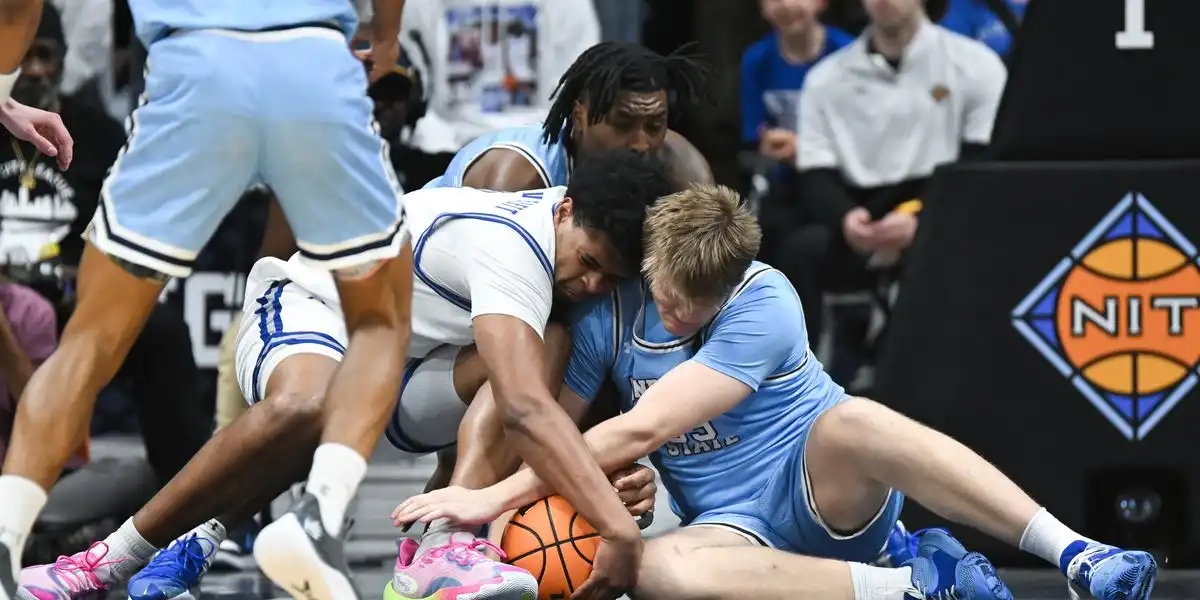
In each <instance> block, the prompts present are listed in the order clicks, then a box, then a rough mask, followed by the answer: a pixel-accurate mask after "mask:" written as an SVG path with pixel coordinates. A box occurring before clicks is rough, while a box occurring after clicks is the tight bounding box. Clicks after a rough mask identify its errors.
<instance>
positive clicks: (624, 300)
mask: <svg viewBox="0 0 1200 600" xmlns="http://www.w3.org/2000/svg"><path fill="white" fill-rule="evenodd" d="M576 310H577V312H576V313H575V315H574V318H573V319H572V322H573V326H572V335H573V350H572V355H571V361H570V363H569V364H568V367H567V375H566V383H567V385H569V386H570V387H571V389H572V390H574V391H575V392H576V393H578V394H579V395H580V396H581V397H583V398H584V399H585V400H589V401H590V400H592V399H594V398H595V397H596V394H597V392H598V391H599V389H600V386H601V384H602V383H603V380H604V378H605V377H606V376H609V377H612V379H613V382H614V383H615V384H616V386H617V389H618V391H619V393H620V396H621V409H622V411H628V410H630V409H631V408H632V407H633V405H634V404H636V403H637V401H638V398H640V397H641V395H642V394H644V393H645V392H646V390H647V389H649V387H650V386H651V385H653V384H654V383H655V382H656V381H658V380H659V379H660V378H662V377H663V376H664V375H666V373H667V372H668V371H670V370H671V369H672V368H674V367H675V366H677V365H679V364H681V363H683V362H684V361H687V360H695V361H697V362H699V363H700V364H703V365H705V366H707V367H709V368H711V369H714V370H716V371H718V372H721V373H723V374H725V375H728V376H730V377H733V378H734V379H737V380H738V381H741V382H742V383H744V384H746V385H747V386H748V387H750V388H751V389H752V390H755V391H754V392H753V393H751V394H750V395H749V396H748V397H747V398H746V399H745V400H743V401H742V403H741V404H739V405H738V406H736V407H735V408H734V409H733V410H731V411H729V412H727V413H725V414H723V415H721V416H719V417H717V418H715V419H713V420H711V421H709V422H707V423H704V424H703V425H701V426H699V427H697V428H695V429H693V430H692V431H690V432H688V433H686V434H684V435H681V436H679V437H677V438H675V439H673V440H671V441H670V442H668V443H667V444H666V445H665V446H663V447H662V448H660V449H659V450H657V451H656V452H655V453H654V455H652V456H651V460H652V461H653V462H654V464H655V466H656V467H658V469H659V474H660V475H661V477H662V480H663V484H664V486H665V487H666V488H667V490H668V491H669V492H670V493H671V503H672V509H674V511H675V513H676V514H678V515H679V516H680V518H681V519H682V520H683V522H684V523H685V524H687V523H688V522H690V521H691V520H693V519H695V518H696V517H698V516H700V515H704V514H705V513H709V512H712V511H720V510H722V509H726V508H728V507H732V506H735V505H739V504H742V503H745V502H747V501H749V500H752V499H754V498H755V497H756V496H757V495H758V494H760V493H761V492H762V490H764V489H766V488H767V487H769V484H770V482H771V478H772V476H773V474H774V473H775V467H774V466H775V465H777V464H780V463H782V462H784V461H786V460H787V459H788V458H789V457H790V456H792V455H794V454H795V453H796V452H797V447H798V446H799V445H800V444H802V441H803V439H804V438H805V437H806V436H807V432H808V429H809V427H811V425H812V423H813V421H814V420H815V419H816V417H817V416H818V415H820V414H821V413H822V412H824V411H825V410H827V409H828V408H830V407H832V406H834V405H835V404H837V403H838V402H840V401H841V400H842V399H843V398H844V397H845V391H844V390H843V389H842V388H841V387H840V386H839V385H837V384H836V383H834V382H833V380H832V379H830V377H829V375H827V374H826V373H825V370H824V368H823V367H822V366H821V363H820V361H818V360H817V358H816V356H814V355H813V353H812V351H811V349H810V348H809V344H808V336H807V334H806V332H805V326H804V313H803V310H802V309H801V307H800V299H799V298H798V297H797V296H796V292H795V290H794V289H793V288H792V286H791V284H790V283H789V282H788V280H787V278H786V277H784V276H783V274H782V273H780V272H779V271H776V270H775V269H773V268H771V267H769V266H767V265H765V264H763V263H759V262H755V263H753V264H752V265H751V266H750V268H749V269H748V270H747V271H746V274H745V277H744V278H743V280H742V283H741V285H740V286H739V287H738V288H737V289H736V290H735V291H734V293H733V295H732V296H731V297H730V299H729V300H728V301H727V302H726V304H725V305H724V306H723V307H722V308H721V310H720V312H718V313H717V316H716V317H715V318H714V319H713V321H712V322H711V323H710V324H709V325H708V326H706V327H705V328H704V329H702V330H701V331H700V332H699V333H698V334H696V335H694V336H691V337H688V338H682V339H681V338H677V337H674V336H672V335H671V334H670V333H668V332H667V331H666V329H664V328H663V325H662V322H661V321H660V319H659V316H658V311H657V309H656V308H655V305H654V301H653V299H652V298H651V295H650V291H649V290H648V289H647V288H646V287H645V284H644V283H643V282H641V281H637V280H635V281H629V282H626V283H624V284H622V285H621V286H619V287H618V288H617V289H616V290H615V291H614V292H613V293H612V294H611V295H610V296H607V297H601V298H596V299H593V300H591V301H589V302H587V303H584V304H581V305H580V306H579V307H577V309H576Z"/></svg>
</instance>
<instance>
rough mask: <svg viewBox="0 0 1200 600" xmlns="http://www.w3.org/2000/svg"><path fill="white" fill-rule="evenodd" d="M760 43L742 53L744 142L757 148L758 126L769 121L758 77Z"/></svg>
mask: <svg viewBox="0 0 1200 600" xmlns="http://www.w3.org/2000/svg"><path fill="white" fill-rule="evenodd" d="M757 50H758V45H757V44H755V45H753V46H750V48H749V49H747V50H746V52H745V53H744V54H742V80H741V88H742V99H741V101H742V107H741V109H742V142H743V143H745V144H747V145H749V146H753V147H755V148H757V146H758V128H759V127H761V126H762V125H763V124H764V123H766V122H767V107H766V106H765V105H764V104H763V97H762V92H763V90H762V82H761V81H759V79H758V69H757V67H758V63H757V61H756V59H757V58H758V54H759V53H758V51H757Z"/></svg>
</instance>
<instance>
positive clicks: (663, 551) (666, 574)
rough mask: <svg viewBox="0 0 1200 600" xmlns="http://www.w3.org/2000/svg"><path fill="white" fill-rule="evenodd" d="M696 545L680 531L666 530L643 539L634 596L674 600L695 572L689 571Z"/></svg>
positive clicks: (655, 599)
mask: <svg viewBox="0 0 1200 600" xmlns="http://www.w3.org/2000/svg"><path fill="white" fill-rule="evenodd" d="M697 548H698V546H697V545H696V544H695V543H694V542H693V541H691V540H688V539H687V537H686V536H683V535H672V534H667V535H664V536H661V537H657V538H654V539H652V540H649V541H647V542H646V547H645V549H644V550H643V551H642V565H641V568H640V569H639V570H638V582H637V588H636V589H635V590H634V591H633V592H632V593H631V594H629V596H630V597H631V598H633V599H634V600H674V599H676V598H678V597H679V591H680V590H683V589H688V588H689V587H692V586H690V585H689V584H690V583H691V581H692V580H694V579H695V573H691V572H689V565H691V564H693V562H694V561H693V560H692V556H693V554H694V553H695V552H696V549H697Z"/></svg>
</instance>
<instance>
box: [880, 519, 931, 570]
mask: <svg viewBox="0 0 1200 600" xmlns="http://www.w3.org/2000/svg"><path fill="white" fill-rule="evenodd" d="M920 536H921V532H920V531H918V532H916V533H909V532H908V529H905V527H904V523H903V522H902V521H896V524H895V525H892V530H891V531H890V532H889V533H888V538H887V542H886V543H884V545H883V549H882V550H880V551H879V556H878V557H876V558H875V562H874V563H873V564H874V565H875V566H877V567H889V568H896V567H899V566H900V565H903V564H904V563H906V562H908V561H910V560H912V559H914V558H916V557H917V542H918V541H919V540H920Z"/></svg>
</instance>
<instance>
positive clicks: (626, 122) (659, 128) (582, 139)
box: [572, 91, 667, 158]
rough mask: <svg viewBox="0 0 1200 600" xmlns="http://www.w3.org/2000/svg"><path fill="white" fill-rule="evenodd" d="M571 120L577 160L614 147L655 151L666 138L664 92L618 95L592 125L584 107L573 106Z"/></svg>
mask: <svg viewBox="0 0 1200 600" xmlns="http://www.w3.org/2000/svg"><path fill="white" fill-rule="evenodd" d="M572 118H573V120H574V122H573V124H572V127H574V129H575V135H576V138H575V140H576V149H577V151H578V153H579V155H580V158H587V157H588V156H594V155H596V154H599V153H601V152H604V151H607V150H615V149H617V148H628V149H630V150H636V151H638V152H657V151H658V149H659V148H662V145H663V140H664V139H665V138H666V136H667V92H666V91H657V92H628V91H624V92H620V93H618V94H617V100H616V102H615V103H613V108H612V110H611V111H609V113H608V114H607V115H605V116H604V118H603V119H601V120H600V122H599V123H596V124H595V125H590V124H588V111H587V108H586V107H584V106H583V105H582V104H579V103H576V104H575V111H574V114H573V115H572Z"/></svg>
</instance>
